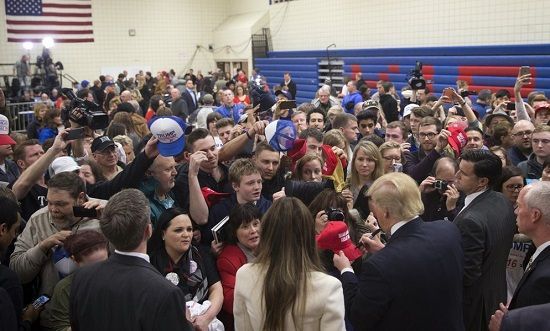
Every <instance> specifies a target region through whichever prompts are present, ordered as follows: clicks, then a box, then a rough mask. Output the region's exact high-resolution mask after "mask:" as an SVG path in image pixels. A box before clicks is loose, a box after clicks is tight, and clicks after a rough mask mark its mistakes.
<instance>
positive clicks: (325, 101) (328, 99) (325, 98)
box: [311, 85, 340, 114]
mask: <svg viewBox="0 0 550 331" xmlns="http://www.w3.org/2000/svg"><path fill="white" fill-rule="evenodd" d="M317 96H318V97H317V98H315V99H313V100H312V101H311V104H312V105H314V106H315V108H319V109H321V110H322V111H323V112H324V113H325V114H327V113H328V110H329V109H330V107H332V106H338V105H339V104H340V103H339V102H338V99H336V98H335V97H333V96H331V95H330V86H328V85H323V86H321V88H320V89H319V90H318V91H317Z"/></svg>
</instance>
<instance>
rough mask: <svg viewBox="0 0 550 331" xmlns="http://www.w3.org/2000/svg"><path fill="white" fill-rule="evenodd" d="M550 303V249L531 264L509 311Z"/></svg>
mask: <svg viewBox="0 0 550 331" xmlns="http://www.w3.org/2000/svg"><path fill="white" fill-rule="evenodd" d="M549 302H550V247H546V248H545V249H544V250H543V251H542V252H541V253H540V254H539V255H538V256H537V258H536V259H535V260H534V261H533V262H532V263H531V266H530V268H529V269H528V270H526V271H525V274H523V277H522V278H521V280H520V281H519V284H518V286H517V287H516V291H515V292H514V296H513V297H512V300H511V301H510V306H509V307H508V309H516V308H521V307H526V306H533V305H539V304H543V303H549ZM549 311H550V310H549Z"/></svg>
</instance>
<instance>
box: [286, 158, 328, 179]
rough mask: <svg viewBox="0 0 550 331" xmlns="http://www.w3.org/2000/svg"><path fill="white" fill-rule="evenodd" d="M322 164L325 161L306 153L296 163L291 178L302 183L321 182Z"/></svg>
mask: <svg viewBox="0 0 550 331" xmlns="http://www.w3.org/2000/svg"><path fill="white" fill-rule="evenodd" d="M324 163H325V161H323V159H322V158H321V157H320V156H319V155H317V154H315V153H307V154H306V155H304V156H302V157H301V158H300V159H299V160H298V162H296V168H295V169H294V176H293V177H294V179H296V180H301V181H304V182H322V181H323V174H322V171H323V164H324Z"/></svg>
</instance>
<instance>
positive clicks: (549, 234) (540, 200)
mask: <svg viewBox="0 0 550 331" xmlns="http://www.w3.org/2000/svg"><path fill="white" fill-rule="evenodd" d="M548 201H550V182H536V183H534V184H532V185H528V186H526V187H524V188H523V189H522V190H521V192H520V193H519V196H518V207H517V209H516V215H517V225H518V231H519V232H520V233H523V234H525V235H526V236H528V237H529V238H531V240H533V244H534V245H535V246H536V247H537V249H536V250H535V253H534V254H533V256H531V258H530V259H529V263H528V264H527V266H526V268H525V273H524V274H523V277H522V278H521V280H520V282H519V284H518V286H517V288H516V291H515V292H514V295H513V297H512V300H511V301H510V304H509V305H508V307H506V306H505V305H504V304H501V306H500V309H499V310H497V311H496V312H495V314H494V315H493V316H491V323H490V324H489V327H490V328H491V327H492V329H491V330H498V327H496V326H495V324H496V325H499V324H500V320H501V319H502V317H503V316H507V315H505V314H506V313H507V312H508V309H510V313H515V312H516V309H517V310H521V309H519V308H522V307H528V306H535V305H542V304H546V305H543V306H546V310H544V309H543V308H541V307H542V306H538V307H539V308H537V309H534V310H533V311H532V312H530V311H524V312H522V313H518V315H515V314H513V316H516V317H515V318H513V319H512V321H513V322H512V321H510V323H511V324H512V325H518V324H517V323H519V322H520V321H524V320H528V319H531V317H536V315H535V311H540V312H541V315H542V316H544V319H545V320H548V319H547V317H546V315H547V313H548V312H550V306H549V305H547V304H548V303H550V248H549V246H550V229H549V227H548V225H549V224H550V205H549V204H548ZM543 311H544V312H545V313H542V312H543ZM508 315H510V314H508ZM519 316H522V317H519ZM505 319H506V317H505ZM503 323H504V322H503ZM546 325H547V326H546V328H538V327H537V328H532V329H530V330H546V329H548V327H549V326H550V323H548V324H546ZM510 330H519V328H517V329H510ZM524 330H527V329H524Z"/></svg>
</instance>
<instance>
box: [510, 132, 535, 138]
mask: <svg viewBox="0 0 550 331" xmlns="http://www.w3.org/2000/svg"><path fill="white" fill-rule="evenodd" d="M532 133H533V131H531V130H525V131H519V132H516V133H513V134H512V135H513V136H514V137H524V136H527V137H529V136H530V135H531V134H532Z"/></svg>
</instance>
